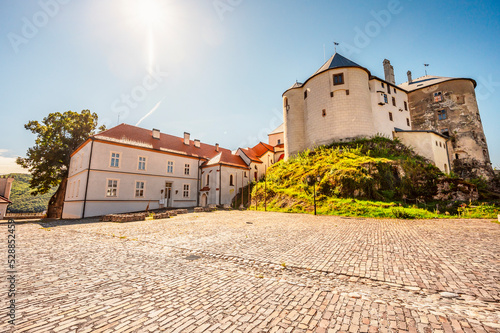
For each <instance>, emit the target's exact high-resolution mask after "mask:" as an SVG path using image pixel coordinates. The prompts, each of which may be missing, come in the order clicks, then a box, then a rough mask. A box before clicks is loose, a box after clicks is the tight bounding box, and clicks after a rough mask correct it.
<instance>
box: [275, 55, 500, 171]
mask: <svg viewBox="0 0 500 333" xmlns="http://www.w3.org/2000/svg"><path fill="white" fill-rule="evenodd" d="M383 65H384V74H385V79H381V78H378V77H376V76H374V75H372V74H371V73H370V71H369V70H368V69H366V68H365V67H362V66H360V65H358V64H356V63H355V62H353V61H351V60H349V59H347V58H345V57H343V56H342V55H340V54H338V53H335V54H334V55H333V56H332V57H331V58H330V59H328V61H327V62H326V63H325V64H324V65H323V66H321V68H319V69H318V70H317V71H316V72H315V73H314V74H313V75H312V76H311V77H309V78H308V79H307V80H305V81H304V82H303V83H299V82H296V83H295V84H294V85H293V86H291V87H290V88H289V89H288V90H286V91H285V92H284V93H283V96H282V97H283V119H284V135H285V138H284V141H285V158H288V157H290V156H292V155H295V154H297V153H299V152H300V151H303V150H305V149H308V148H314V147H316V146H319V145H323V144H329V143H331V142H333V141H349V140H352V139H355V138H360V137H371V136H374V135H377V134H379V135H383V136H386V137H390V138H399V139H400V140H401V141H402V142H403V143H405V144H406V145H408V146H412V147H413V148H414V149H415V151H416V152H417V153H419V154H420V155H423V156H425V157H427V158H428V159H429V160H430V161H431V162H433V163H434V164H435V165H436V166H437V167H439V168H440V169H441V170H442V171H443V172H445V173H449V172H450V171H455V172H456V173H459V176H462V177H477V176H483V177H486V178H491V177H492V176H493V170H492V167H491V162H490V158H489V153H488V146H487V143H486V137H485V135H484V131H483V127H482V124H481V117H480V115H479V109H478V106H477V101H476V97H475V91H474V88H475V87H476V82H475V81H474V80H473V79H469V78H450V77H438V76H429V75H426V76H424V77H421V78H418V79H416V80H413V79H412V77H411V72H410V71H408V82H405V83H402V84H400V85H396V83H395V77H394V68H393V67H392V66H391V64H390V61H389V60H387V59H386V60H384V62H383Z"/></svg>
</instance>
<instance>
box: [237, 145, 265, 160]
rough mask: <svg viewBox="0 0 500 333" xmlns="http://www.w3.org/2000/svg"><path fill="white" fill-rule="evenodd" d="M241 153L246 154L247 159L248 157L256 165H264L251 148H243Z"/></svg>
mask: <svg viewBox="0 0 500 333" xmlns="http://www.w3.org/2000/svg"><path fill="white" fill-rule="evenodd" d="M241 151H242V152H243V154H245V156H246V157H248V158H249V159H250V160H251V161H252V162H256V163H262V161H261V160H260V159H259V157H258V156H257V154H256V153H255V151H253V149H251V148H241Z"/></svg>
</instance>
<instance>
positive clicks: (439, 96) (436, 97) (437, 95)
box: [434, 91, 443, 102]
mask: <svg viewBox="0 0 500 333" xmlns="http://www.w3.org/2000/svg"><path fill="white" fill-rule="evenodd" d="M442 100H443V94H442V93H441V91H438V92H435V93H434V102H441V101H442Z"/></svg>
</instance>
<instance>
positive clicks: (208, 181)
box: [205, 175, 210, 186]
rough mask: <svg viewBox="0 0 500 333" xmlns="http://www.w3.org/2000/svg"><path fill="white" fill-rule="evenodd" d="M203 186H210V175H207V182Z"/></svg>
mask: <svg viewBox="0 0 500 333" xmlns="http://www.w3.org/2000/svg"><path fill="white" fill-rule="evenodd" d="M205 185H207V186H208V185H210V175H207V182H206V184H205Z"/></svg>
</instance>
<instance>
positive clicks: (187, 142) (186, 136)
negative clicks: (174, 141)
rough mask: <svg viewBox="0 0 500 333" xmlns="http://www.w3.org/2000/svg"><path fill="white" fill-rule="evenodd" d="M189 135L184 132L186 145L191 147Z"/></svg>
mask: <svg viewBox="0 0 500 333" xmlns="http://www.w3.org/2000/svg"><path fill="white" fill-rule="evenodd" d="M189 135H190V134H189V133H188V132H184V144H185V145H188V146H189Z"/></svg>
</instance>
